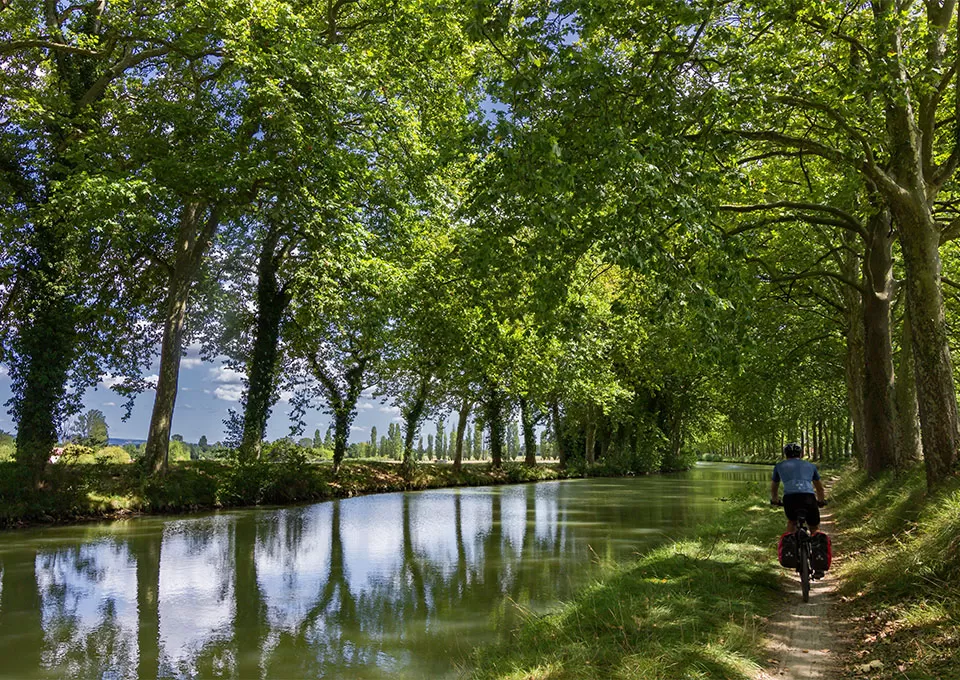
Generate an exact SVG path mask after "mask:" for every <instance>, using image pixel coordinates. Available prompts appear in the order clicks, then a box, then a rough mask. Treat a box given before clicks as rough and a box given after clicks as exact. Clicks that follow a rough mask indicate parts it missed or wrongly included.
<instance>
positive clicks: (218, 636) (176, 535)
mask: <svg viewBox="0 0 960 680" xmlns="http://www.w3.org/2000/svg"><path fill="white" fill-rule="evenodd" d="M230 521H231V520H230V519H229V518H227V517H205V518H202V519H192V520H176V521H173V522H169V523H168V524H167V525H166V526H165V527H164V530H163V544H162V546H161V548H160V555H161V560H160V584H159V609H160V650H161V651H160V656H161V660H162V661H161V663H162V666H163V667H164V672H166V673H168V674H178V675H186V676H190V677H195V676H196V675H197V668H196V660H197V657H198V656H199V655H200V653H201V652H203V651H204V648H205V647H207V646H208V645H212V644H215V643H217V642H220V641H222V640H223V639H229V638H230V637H232V635H233V633H232V630H231V624H232V621H233V613H234V593H233V588H234V569H233V554H232V541H231V540H230Z"/></svg>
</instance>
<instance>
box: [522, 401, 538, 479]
mask: <svg viewBox="0 0 960 680" xmlns="http://www.w3.org/2000/svg"><path fill="white" fill-rule="evenodd" d="M520 424H521V426H522V427H523V451H524V460H523V462H524V464H525V465H528V466H530V467H533V466H535V465H536V464H537V433H536V432H534V430H533V425H534V418H533V417H532V415H531V414H530V403H529V402H528V401H527V399H526V398H525V397H520Z"/></svg>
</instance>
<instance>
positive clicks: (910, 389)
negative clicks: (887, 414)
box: [896, 310, 923, 468]
mask: <svg viewBox="0 0 960 680" xmlns="http://www.w3.org/2000/svg"><path fill="white" fill-rule="evenodd" d="M911 333H912V331H911V329H910V311H909V310H907V311H906V313H905V314H904V315H903V330H902V335H903V339H902V340H901V341H900V367H899V369H898V370H897V382H896V400H897V418H898V421H899V427H898V428H897V433H898V435H899V437H900V443H899V446H898V447H897V453H898V454H899V458H898V459H897V467H900V468H906V467H909V466H910V465H912V464H914V463H916V462H917V461H919V460H920V457H921V456H922V454H923V446H922V444H921V443H920V413H919V407H918V405H917V379H916V375H915V373H914V370H913V343H912V342H911V339H910V336H911Z"/></svg>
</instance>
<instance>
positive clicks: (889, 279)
mask: <svg viewBox="0 0 960 680" xmlns="http://www.w3.org/2000/svg"><path fill="white" fill-rule="evenodd" d="M867 230H868V237H869V242H868V243H867V247H866V252H865V254H864V255H865V256H864V266H863V273H864V276H863V282H864V291H863V328H864V335H863V339H864V391H865V395H869V398H867V399H865V401H864V404H863V407H864V409H863V415H864V426H865V430H864V440H865V444H866V451H865V452H864V453H865V455H864V463H865V465H864V467H865V469H866V472H867V474H868V475H869V476H870V477H876V476H878V475H879V474H881V473H882V472H884V471H886V470H889V469H891V468H893V467H894V465H895V464H896V460H897V437H896V410H895V405H894V376H893V343H892V340H891V331H890V305H891V302H892V300H893V295H894V280H893V234H892V232H891V226H890V214H889V213H888V212H887V211H885V210H883V211H879V212H877V213H875V214H874V215H872V216H871V218H870V220H869V222H868V226H867Z"/></svg>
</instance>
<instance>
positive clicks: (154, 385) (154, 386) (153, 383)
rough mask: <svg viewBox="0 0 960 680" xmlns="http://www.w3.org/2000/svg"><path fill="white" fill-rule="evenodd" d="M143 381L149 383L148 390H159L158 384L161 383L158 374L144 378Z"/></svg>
mask: <svg viewBox="0 0 960 680" xmlns="http://www.w3.org/2000/svg"><path fill="white" fill-rule="evenodd" d="M143 379H144V380H145V381H146V382H147V389H148V390H155V389H157V383H158V382H160V376H159V375H157V374H156V373H153V374H151V375H147V376H144V378H143Z"/></svg>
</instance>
